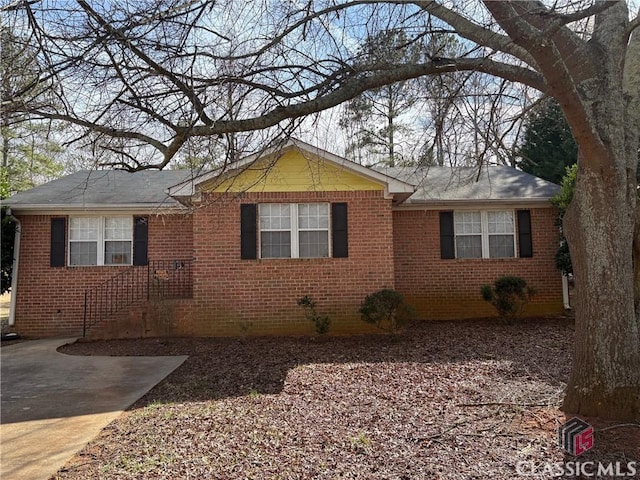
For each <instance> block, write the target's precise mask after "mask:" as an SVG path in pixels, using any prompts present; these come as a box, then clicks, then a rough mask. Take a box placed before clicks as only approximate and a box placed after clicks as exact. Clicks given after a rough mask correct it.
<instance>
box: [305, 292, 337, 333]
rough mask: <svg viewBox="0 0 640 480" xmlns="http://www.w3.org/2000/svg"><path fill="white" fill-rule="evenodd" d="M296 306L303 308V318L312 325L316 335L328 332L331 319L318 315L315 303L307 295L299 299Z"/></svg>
mask: <svg viewBox="0 0 640 480" xmlns="http://www.w3.org/2000/svg"><path fill="white" fill-rule="evenodd" d="M298 306H300V307H302V308H304V315H305V317H307V320H309V321H310V322H312V323H313V325H314V327H315V329H316V333H317V334H318V335H324V334H325V333H327V332H328V331H329V327H330V326H331V319H330V318H329V316H328V315H320V314H319V313H318V312H317V311H316V302H314V301H313V299H312V298H311V297H310V296H309V295H305V296H304V297H302V298H299V299H298Z"/></svg>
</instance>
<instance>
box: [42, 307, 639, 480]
mask: <svg viewBox="0 0 640 480" xmlns="http://www.w3.org/2000/svg"><path fill="white" fill-rule="evenodd" d="M572 339H573V325H572V323H571V321H570V320H567V319H535V320H526V321H522V322H520V323H519V324H517V325H512V326H509V325H504V324H501V323H499V322H498V321H493V320H490V321H476V322H436V323H421V324H415V325H412V326H410V327H409V328H407V330H406V331H405V332H404V333H403V334H401V335H399V336H397V337H392V336H385V335H367V336H353V337H327V338H320V339H313V338H245V339H242V338H234V339H202V338H196V339H193V338H189V339H184V338H165V339H143V340H118V341H103V342H88V343H76V344H73V345H69V346H65V347H62V348H61V349H60V351H62V352H64V353H67V354H74V355H185V354H186V355H189V358H188V360H187V361H186V362H185V363H184V364H183V365H182V366H181V367H180V368H178V369H177V370H176V371H174V372H173V373H172V374H171V375H170V376H169V377H167V378H166V379H165V380H164V381H163V382H161V383H160V384H159V385H157V386H156V387H155V388H154V389H152V390H151V391H150V392H149V393H148V394H147V395H146V396H145V397H143V398H142V399H140V400H139V401H138V402H137V403H136V404H135V405H133V407H132V408H131V409H130V410H129V411H127V412H125V414H124V415H122V416H121V417H120V418H118V419H117V420H115V421H114V422H112V423H111V424H110V425H109V426H107V428H105V429H104V430H103V431H102V433H101V434H100V435H99V436H98V437H97V438H96V439H95V440H94V441H93V442H91V443H90V444H89V445H88V446H87V447H86V448H84V449H83V450H82V451H80V452H79V453H78V454H77V455H76V456H75V457H73V458H72V459H71V460H70V461H69V463H68V464H67V465H66V467H65V468H64V469H62V470H61V471H60V472H58V474H57V475H56V476H55V477H53V478H56V479H89V478H100V479H134V478H135V479H161V478H162V479H209V478H211V479H225V480H226V479H250V478H255V479H271V478H274V479H275V478H277V479H301V478H304V479H307V478H308V479H316V478H318V479H489V478H492V479H512V478H517V477H518V471H519V470H521V471H524V472H525V473H527V474H529V478H549V477H550V475H548V474H547V473H548V472H546V473H545V472H544V471H543V470H541V468H542V467H543V465H544V464H545V462H547V463H554V464H555V463H560V464H561V465H562V463H561V462H566V461H569V462H571V461H574V460H576V459H574V458H573V457H571V456H569V455H565V454H563V452H562V450H561V449H560V448H559V447H558V445H557V439H556V435H557V428H558V426H559V425H561V424H562V423H564V422H565V421H566V420H567V417H565V415H564V414H563V413H562V412H561V411H560V410H559V409H558V407H559V406H560V402H561V399H562V395H563V389H564V387H565V383H566V381H567V378H568V374H569V369H570V363H571V351H572ZM596 427H597V431H596V437H595V438H596V441H595V444H596V446H595V448H594V449H592V450H591V451H589V452H587V453H585V454H583V455H582V456H581V457H579V460H580V461H582V462H585V461H596V462H597V461H602V462H609V461H613V462H616V461H618V462H623V463H624V468H626V465H627V462H629V461H632V460H634V461H640V458H639V457H640V455H639V453H638V452H639V451H640V428H638V427H635V426H626V427H624V426H618V425H614V424H605V423H601V422H600V423H597V424H596ZM523 462H526V463H523ZM638 469H639V473H640V463H639V464H638ZM559 478H562V477H559ZM572 478H580V477H572ZM591 478H593V477H591ZM602 478H607V477H602ZM627 478H631V477H627Z"/></svg>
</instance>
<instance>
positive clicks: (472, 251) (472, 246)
mask: <svg viewBox="0 0 640 480" xmlns="http://www.w3.org/2000/svg"><path fill="white" fill-rule="evenodd" d="M456 258H482V236H481V235H463V236H456Z"/></svg>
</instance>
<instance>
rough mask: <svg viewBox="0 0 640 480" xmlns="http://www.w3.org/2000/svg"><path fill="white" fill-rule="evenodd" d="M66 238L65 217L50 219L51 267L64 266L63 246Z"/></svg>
mask: <svg viewBox="0 0 640 480" xmlns="http://www.w3.org/2000/svg"><path fill="white" fill-rule="evenodd" d="M66 238H67V219H66V218H52V219H51V252H50V264H51V266H52V267H64V264H65V261H64V260H65V256H64V253H65V247H66V243H67V242H66Z"/></svg>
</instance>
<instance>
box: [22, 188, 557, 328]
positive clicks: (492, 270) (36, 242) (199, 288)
mask: <svg viewBox="0 0 640 480" xmlns="http://www.w3.org/2000/svg"><path fill="white" fill-rule="evenodd" d="M279 202H282V203H313V202H328V203H330V202H346V203H347V204H348V226H349V256H348V257H347V258H317V259H258V260H242V259H241V258H240V233H241V232H240V205H241V204H243V203H279ZM555 219H556V213H555V211H554V210H553V209H551V208H538V209H532V210H531V226H532V232H533V250H534V256H533V258H514V259H491V260H489V259H473V260H461V259H460V260H458V259H455V260H442V259H440V243H439V242H440V240H439V217H438V212H437V211H424V210H423V211H418V210H395V211H392V206H391V201H390V200H388V199H385V198H384V197H383V193H382V192H381V191H356V192H290V193H246V194H243V195H239V196H235V197H233V196H231V195H228V196H216V195H215V194H210V195H204V198H203V202H202V203H201V204H200V205H197V206H196V207H195V209H194V211H193V213H192V214H189V215H183V214H176V215H165V216H155V215H150V216H149V230H148V231H149V244H148V252H149V258H150V259H151V260H173V259H193V263H192V272H193V298H192V299H181V300H158V299H154V300H152V301H151V302H150V303H148V304H147V303H146V302H140V303H138V304H136V305H132V306H131V307H130V308H128V309H127V310H126V311H125V312H122V313H120V314H118V315H116V316H115V317H114V318H112V319H110V322H109V325H105V326H104V328H102V329H100V330H96V331H95V332H93V333H94V335H95V336H98V337H100V336H103V337H116V336H120V337H140V336H160V335H201V336H218V335H220V336H221V335H265V334H268V335H277V334H313V333H314V329H313V325H312V324H311V323H310V322H309V321H308V320H306V318H305V316H304V311H303V309H302V308H301V307H299V306H298V305H297V303H296V302H297V300H298V299H299V298H300V297H302V296H304V295H309V296H311V297H312V298H313V299H314V300H315V301H316V303H317V310H318V312H319V313H320V314H326V315H329V316H330V318H331V320H332V324H331V329H330V332H331V333H351V332H365V331H371V330H372V328H371V327H369V326H368V325H366V324H364V323H363V322H362V321H361V320H360V316H359V314H358V308H359V306H360V303H361V302H362V300H363V299H364V297H365V296H366V295H367V294H369V293H372V292H374V291H376V290H379V289H380V288H383V287H388V288H395V289H397V290H398V291H400V292H401V293H402V294H403V295H405V297H406V299H407V300H408V301H409V302H410V303H411V304H412V305H414V307H416V310H417V312H418V315H419V318H421V319H451V318H468V317H479V316H491V315H495V311H494V310H493V309H492V307H491V306H490V305H488V304H487V303H485V302H484V301H482V299H481V298H480V286H481V285H482V284H484V283H490V282H492V281H493V280H494V279H495V278H497V277H499V276H501V275H505V274H511V275H518V276H521V277H523V278H525V279H526V280H527V282H529V283H530V284H531V285H532V286H534V287H535V288H536V289H537V291H538V294H537V296H536V297H535V300H534V302H533V303H532V304H531V305H530V307H529V308H528V311H527V313H528V314H532V315H533V314H550V313H560V312H562V288H561V277H560V274H559V273H558V272H557V271H556V269H555V267H554V261H553V257H554V254H555V251H556V247H557V244H558V231H557V227H556V226H555ZM20 221H21V227H22V239H21V251H20V266H19V276H18V288H17V292H16V294H17V297H16V300H17V302H16V312H15V313H16V314H15V318H16V324H15V327H14V330H15V331H17V332H18V333H20V334H22V335H25V336H30V337H45V336H63V335H69V336H77V335H80V334H81V333H82V318H83V301H84V290H85V289H86V288H88V287H92V286H94V285H98V284H100V283H102V282H104V281H105V280H107V279H108V278H110V277H112V276H114V275H115V274H117V273H119V272H121V271H122V269H123V267H62V268H51V267H50V266H49V247H50V228H51V217H50V216H44V215H33V216H22V217H20ZM138 268H145V267H138Z"/></svg>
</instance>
